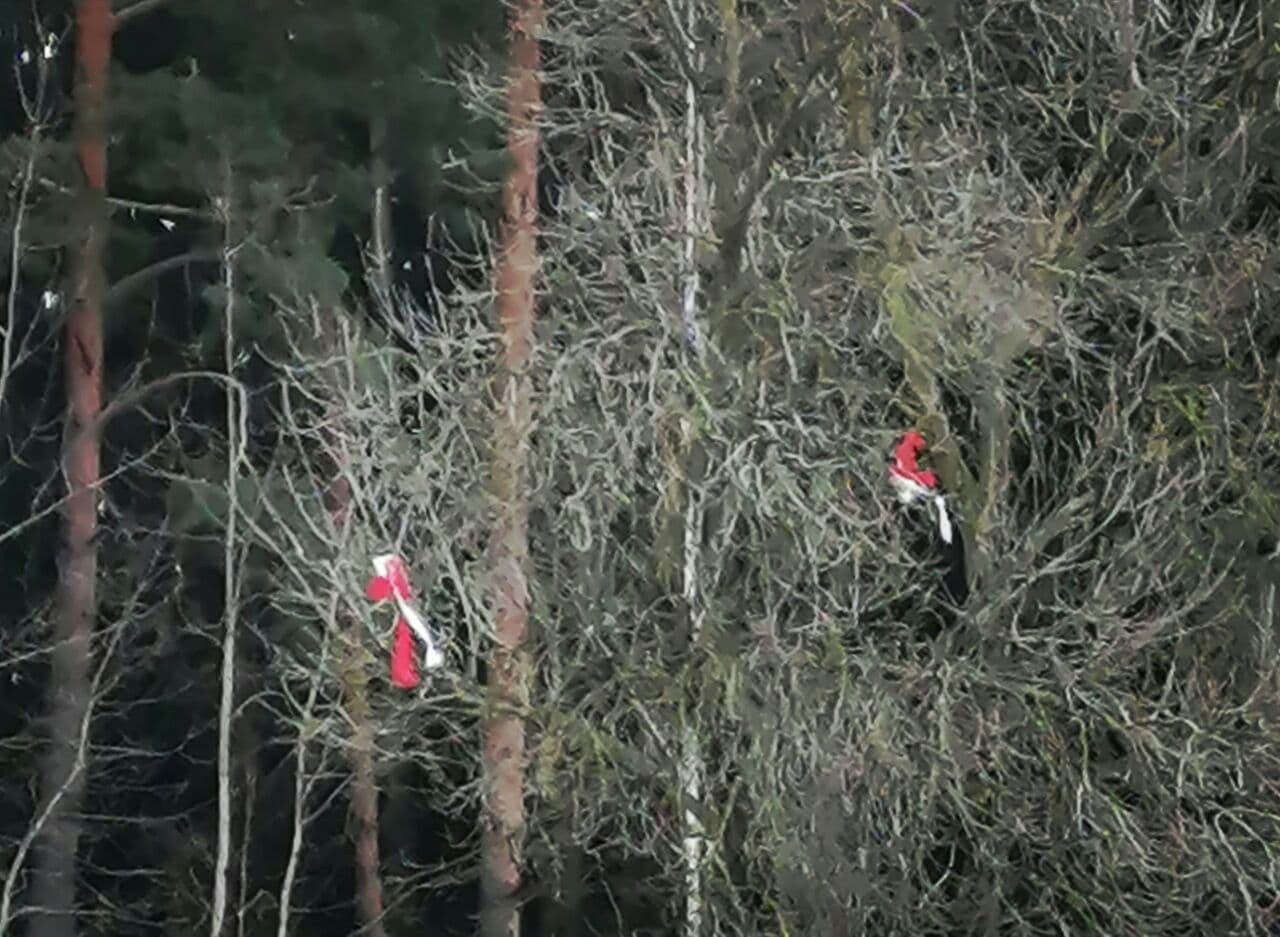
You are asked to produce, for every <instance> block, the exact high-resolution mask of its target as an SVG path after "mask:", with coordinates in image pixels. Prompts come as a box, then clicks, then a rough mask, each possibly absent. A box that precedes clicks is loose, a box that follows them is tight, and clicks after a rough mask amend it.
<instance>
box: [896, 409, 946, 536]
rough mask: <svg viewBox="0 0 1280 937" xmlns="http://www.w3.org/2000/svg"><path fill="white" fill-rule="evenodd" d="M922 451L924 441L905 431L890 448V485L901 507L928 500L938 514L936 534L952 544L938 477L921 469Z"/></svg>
mask: <svg viewBox="0 0 1280 937" xmlns="http://www.w3.org/2000/svg"><path fill="white" fill-rule="evenodd" d="M923 449H924V437H923V436H921V435H920V433H918V432H917V431H916V430H908V431H907V432H906V433H904V434H903V436H902V439H900V440H899V441H898V444H897V445H896V446H894V448H893V464H892V465H890V466H889V482H890V484H892V485H893V489H894V491H895V492H896V493H897V495H898V500H899V501H900V502H902V503H903V504H910V503H911V502H913V501H923V500H924V499H926V498H927V499H929V500H930V501H932V502H933V505H934V508H935V509H936V510H937V512H938V533H939V534H940V535H941V536H942V542H943V543H950V542H951V536H952V533H951V518H950V517H949V516H948V515H947V502H946V498H944V497H943V495H942V491H941V489H940V488H939V486H938V476H937V475H935V474H934V473H933V472H931V471H929V470H928V469H922V468H920V453H921V451H922V450H923Z"/></svg>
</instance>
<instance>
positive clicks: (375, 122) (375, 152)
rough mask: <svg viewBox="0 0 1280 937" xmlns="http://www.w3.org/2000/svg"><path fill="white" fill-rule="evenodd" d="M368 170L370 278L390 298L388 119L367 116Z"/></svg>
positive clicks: (384, 299) (383, 299) (379, 295)
mask: <svg viewBox="0 0 1280 937" xmlns="http://www.w3.org/2000/svg"><path fill="white" fill-rule="evenodd" d="M369 173H370V175H371V176H372V178H373V278H374V286H375V293H376V294H377V300H378V301H379V302H382V303H388V304H389V303H390V302H391V298H392V297H391V287H392V283H393V277H392V274H391V255H392V253H393V251H394V249H395V248H394V245H393V244H392V240H391V170H390V168H389V167H388V165H387V119H386V118H385V117H383V116H381V115H375V116H374V117H372V118H370V120H369Z"/></svg>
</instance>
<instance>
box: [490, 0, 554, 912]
mask: <svg viewBox="0 0 1280 937" xmlns="http://www.w3.org/2000/svg"><path fill="white" fill-rule="evenodd" d="M541 20H542V0H517V2H516V4H515V7H514V10H513V13H512V23H511V75H510V85H509V87H508V90H507V150H508V152H509V153H510V155H511V169H510V173H509V175H508V177H507V181H506V185H505V187H504V189H503V198H502V201H503V213H504V219H503V230H502V242H501V248H500V251H501V252H500V255H499V257H498V269H497V275H496V287H497V294H498V320H499V324H500V326H501V330H502V358H501V361H500V366H499V375H498V397H497V399H498V409H497V418H496V426H495V443H496V445H495V451H494V495H495V501H496V510H497V518H496V524H495V527H494V534H493V544H492V550H493V554H492V556H493V590H494V597H493V619H494V621H493V625H494V640H495V644H494V648H493V652H492V655H491V657H490V661H489V706H490V711H489V713H488V716H487V718H486V720H485V724H484V768H485V780H486V790H485V794H486V803H485V808H486V809H485V818H484V831H483V833H484V835H483V844H482V850H483V857H482V873H481V907H480V933H481V935H482V937H518V934H519V933H520V910H519V907H518V905H517V904H516V902H515V893H516V890H517V889H518V888H519V887H520V875H521V868H520V866H521V848H522V840H523V837H524V748H525V728H524V710H525V706H526V705H527V702H528V695H529V658H528V653H527V651H526V650H525V646H524V645H525V634H526V632H527V631H528V624H529V587H528V578H527V577H528V573H527V565H528V556H529V536H528V518H529V496H528V489H527V482H526V475H527V467H526V463H527V454H528V446H529V428H530V425H531V422H532V418H533V401H532V399H531V397H532V388H531V386H530V380H529V374H528V366H529V356H530V351H531V349H532V345H533V322H534V279H535V277H536V275H537V260H538V255H537V243H536V239H537V225H538V201H537V177H538V130H537V119H538V114H539V111H540V110H541V104H542V102H541V91H540V86H539V75H538V67H539V54H538V38H537V33H538V29H539V27H540V26H541Z"/></svg>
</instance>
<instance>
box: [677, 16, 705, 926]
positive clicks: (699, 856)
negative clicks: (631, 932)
mask: <svg viewBox="0 0 1280 937" xmlns="http://www.w3.org/2000/svg"><path fill="white" fill-rule="evenodd" d="M685 14H686V18H685V49H686V52H687V55H688V60H689V62H690V63H693V62H696V56H697V49H696V46H695V43H694V39H693V37H694V29H695V25H696V19H695V15H696V6H695V4H694V2H693V0H686V3H685ZM684 130H685V161H684V179H683V182H684V232H683V235H684V236H683V258H682V260H683V264H682V266H683V270H682V271H681V275H682V279H683V283H682V284H681V291H680V293H681V302H680V324H681V327H682V330H683V338H684V346H685V350H686V352H687V353H688V356H689V358H690V359H691V361H692V362H693V363H694V364H695V366H696V365H698V364H700V363H701V360H702V356H703V336H702V329H701V325H700V323H699V321H698V320H699V316H698V312H699V309H698V291H699V288H700V286H701V283H700V280H699V276H698V235H699V233H700V231H701V229H702V227H701V221H702V215H703V194H704V193H703V187H704V186H703V173H704V165H705V162H706V155H705V152H704V147H703V135H702V118H701V115H700V114H699V112H698V95H697V89H696V88H695V87H694V85H693V82H692V81H688V82H686V83H685V127H684ZM681 436H682V439H681V444H682V445H681V448H682V449H683V451H684V453H685V458H684V459H683V462H684V464H685V465H686V466H688V464H689V455H690V452H691V450H692V448H693V445H694V438H693V437H694V428H693V424H692V421H691V420H690V419H689V417H688V416H687V415H685V416H683V417H682V418H681ZM684 497H685V512H684V525H683V526H684V531H683V533H684V544H683V545H684V550H683V559H684V562H683V566H682V572H681V583H682V587H683V588H682V593H683V598H684V603H685V609H686V614H688V616H689V632H690V633H689V638H690V642H691V644H693V645H695V646H696V645H697V642H698V639H699V637H700V635H701V632H702V619H703V610H702V599H701V595H700V594H699V582H700V570H699V563H698V561H699V554H700V547H701V543H702V501H701V497H700V493H699V492H698V490H697V489H696V488H695V487H694V485H693V484H692V481H691V480H690V479H689V478H688V475H687V472H686V477H685V484H684ZM680 731H681V736H680V765H679V771H678V774H679V783H680V793H681V797H682V799H683V801H684V840H683V860H684V879H685V881H684V885H685V913H684V934H685V937H699V935H700V934H701V933H702V930H703V901H702V890H703V888H702V864H703V857H704V853H705V851H706V838H705V836H704V831H703V828H702V821H701V819H700V818H699V816H698V806H699V804H700V802H701V800H702V795H703V775H704V766H703V763H702V747H701V744H700V740H699V737H698V727H697V724H696V722H695V721H694V719H693V713H692V712H688V711H686V713H685V715H684V719H683V722H682V725H681V730H680Z"/></svg>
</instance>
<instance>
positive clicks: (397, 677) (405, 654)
mask: <svg viewBox="0 0 1280 937" xmlns="http://www.w3.org/2000/svg"><path fill="white" fill-rule="evenodd" d="M373 571H374V573H375V575H374V577H373V578H372V579H370V580H369V582H368V584H366V585H365V589H364V594H365V597H366V598H368V599H369V600H371V601H373V602H378V603H383V602H388V601H390V602H394V603H395V605H396V612H397V614H396V630H395V636H394V637H393V639H392V643H391V682H392V683H393V684H395V685H396V686H397V687H400V688H401V689H404V690H412V689H413V688H414V687H416V686H417V685H418V683H419V682H420V680H421V678H420V676H419V674H418V661H417V655H416V654H415V647H414V639H415V638H417V640H418V641H420V642H421V643H422V645H423V647H424V648H425V650H424V652H423V666H424V667H425V668H426V669H427V670H435V669H437V668H439V667H443V666H444V651H442V650H441V649H440V646H439V645H438V644H437V643H436V640H435V638H434V637H433V636H432V634H431V629H430V628H429V627H427V622H426V619H425V618H424V617H423V616H422V613H420V612H419V611H418V610H417V609H416V608H414V606H413V601H412V600H413V587H412V586H411V585H410V584H409V573H408V570H407V569H406V568H405V564H404V560H402V559H400V557H398V556H396V555H395V554H394V553H388V554H384V555H382V556H375V557H374V558H373Z"/></svg>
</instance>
